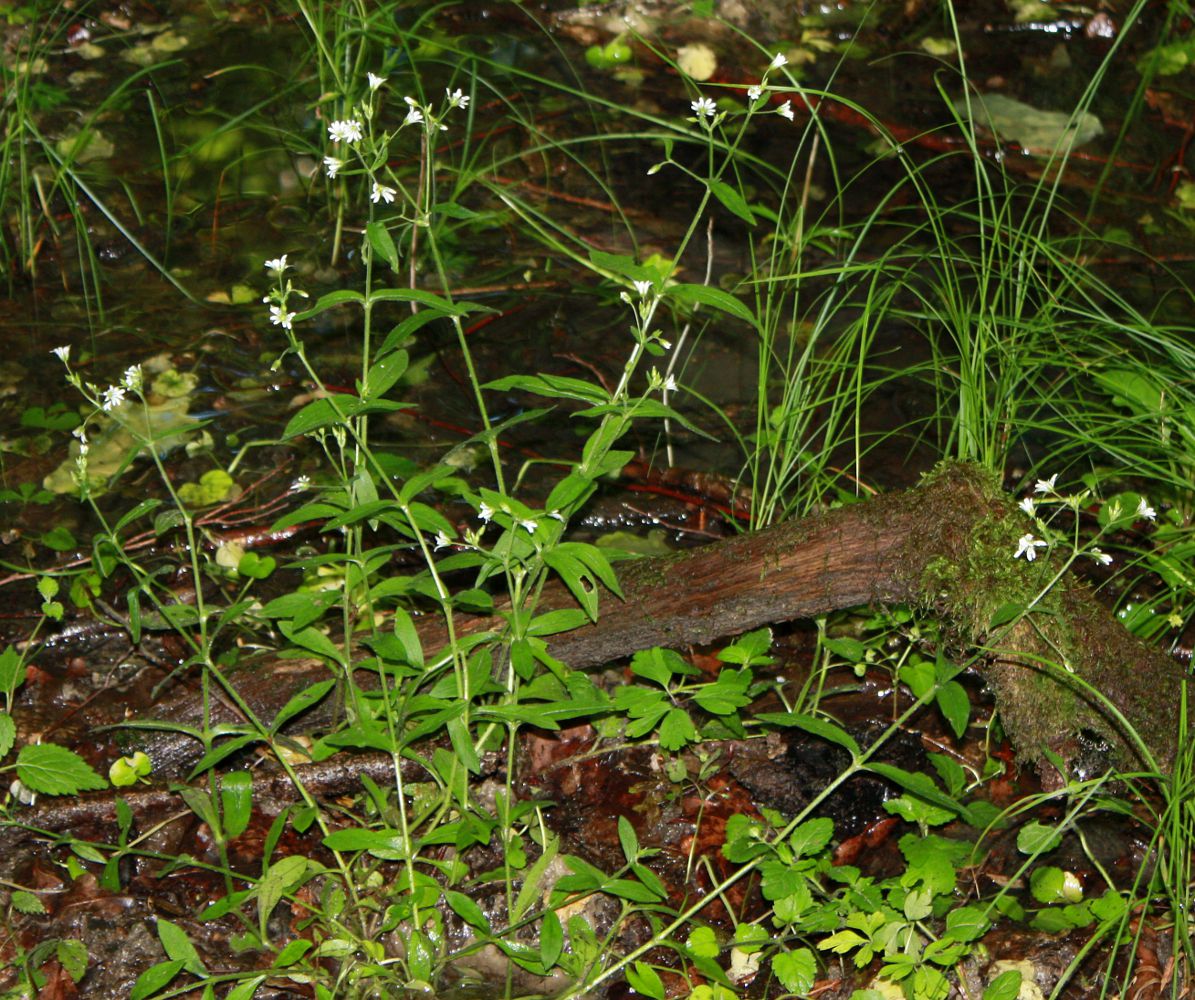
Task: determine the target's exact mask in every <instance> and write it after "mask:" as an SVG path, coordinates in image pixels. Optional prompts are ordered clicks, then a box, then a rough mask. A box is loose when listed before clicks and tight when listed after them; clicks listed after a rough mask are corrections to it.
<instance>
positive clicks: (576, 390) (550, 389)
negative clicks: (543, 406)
mask: <svg viewBox="0 0 1195 1000" xmlns="http://www.w3.org/2000/svg"><path fill="white" fill-rule="evenodd" d="M482 388H483V389H492V390H494V391H495V392H509V391H510V390H511V389H522V390H523V391H524V392H533V393H535V394H536V395H537V396H547V397H548V398H550V399H576V400H580V401H581V402H583V403H594V404H602V403H608V402H609V401H610V393H608V392H607V391H606V390H605V389H603V388H602V387H601V386H600V385H595V384H594V383H593V382H586V381H584V380H582V379H579V378H568V377H567V376H564V375H508V376H506V377H505V378H500V379H496V380H495V381H493V382H487V383H486V384H485V385H484V386H482Z"/></svg>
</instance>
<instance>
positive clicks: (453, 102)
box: [444, 87, 469, 111]
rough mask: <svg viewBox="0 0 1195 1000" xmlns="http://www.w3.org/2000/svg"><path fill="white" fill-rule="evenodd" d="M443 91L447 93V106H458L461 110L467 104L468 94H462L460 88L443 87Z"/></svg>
mask: <svg viewBox="0 0 1195 1000" xmlns="http://www.w3.org/2000/svg"><path fill="white" fill-rule="evenodd" d="M444 93H445V94H447V95H448V106H449V107H450V108H460V109H461V110H462V111H463V110H464V109H465V108H467V107H468V106H469V95H468V94H462V93H461V92H460V90H449V89H448V88H447V87H445V88H444Z"/></svg>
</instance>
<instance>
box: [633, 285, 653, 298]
mask: <svg viewBox="0 0 1195 1000" xmlns="http://www.w3.org/2000/svg"><path fill="white" fill-rule="evenodd" d="M632 284H633V285H634V286H635V291H637V292H638V293H639V298H641V299H645V298H647V296H648V295H650V294H651V289H652V283H651V282H650V281H635V282H632Z"/></svg>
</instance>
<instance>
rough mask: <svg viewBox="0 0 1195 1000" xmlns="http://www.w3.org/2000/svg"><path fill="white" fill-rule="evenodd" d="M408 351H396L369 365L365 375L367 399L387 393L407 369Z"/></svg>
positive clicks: (365, 394)
mask: <svg viewBox="0 0 1195 1000" xmlns="http://www.w3.org/2000/svg"><path fill="white" fill-rule="evenodd" d="M407 360H408V359H407V352H406V351H394V352H393V353H391V354H387V355H386V356H385V357H384V358H381V359H380V360H378V361H375V362H374V363H373V364H372V365H370V366H369V371H368V373H366V376H365V391H364V392H363V393H362V394H361V395H362V397H363V398H365V399H378V398H379V397H381V396H384V395H386V393H387V392H389V391H390V389H391V388H393V386H394V384H395V383H396V382H397V381H398V380H399V379H400V378H402V377H403V374H404V373H405V372H406V370H407Z"/></svg>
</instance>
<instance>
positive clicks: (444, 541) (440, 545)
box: [436, 531, 452, 552]
mask: <svg viewBox="0 0 1195 1000" xmlns="http://www.w3.org/2000/svg"><path fill="white" fill-rule="evenodd" d="M451 545H452V539H451V538H449V537H448V536H447V535H446V534H445V533H444V532H443V531H437V532H436V551H437V552H439V551H440V549H446V548H449V547H450V546H451Z"/></svg>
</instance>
